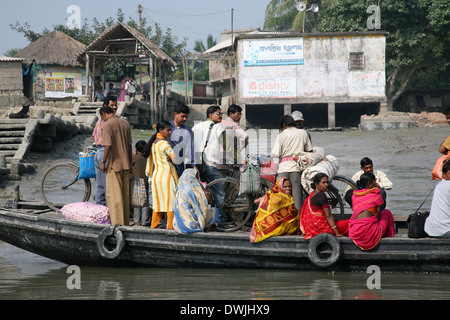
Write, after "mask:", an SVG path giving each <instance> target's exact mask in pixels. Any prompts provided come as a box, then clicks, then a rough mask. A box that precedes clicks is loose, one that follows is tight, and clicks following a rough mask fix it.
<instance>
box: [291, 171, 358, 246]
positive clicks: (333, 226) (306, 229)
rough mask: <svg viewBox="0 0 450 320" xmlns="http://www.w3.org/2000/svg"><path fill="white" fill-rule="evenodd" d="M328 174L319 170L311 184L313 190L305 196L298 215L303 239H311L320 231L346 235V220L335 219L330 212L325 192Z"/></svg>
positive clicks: (340, 235) (347, 222)
mask: <svg viewBox="0 0 450 320" xmlns="http://www.w3.org/2000/svg"><path fill="white" fill-rule="evenodd" d="M328 185H329V181H328V176H327V175H326V174H325V173H322V172H319V173H317V174H316V175H315V176H314V179H313V183H311V186H312V187H313V189H314V191H313V192H312V193H311V194H310V195H309V196H308V197H307V198H306V200H305V203H304V204H303V206H302V213H301V215H300V217H301V218H300V229H301V231H302V233H303V235H304V239H311V238H313V237H315V236H317V235H318V234H320V233H330V234H332V235H335V236H336V237H342V236H348V224H349V221H348V220H340V221H336V220H335V219H334V216H333V214H332V213H331V209H330V204H329V203H328V199H327V195H326V194H325V192H326V191H327V190H328Z"/></svg>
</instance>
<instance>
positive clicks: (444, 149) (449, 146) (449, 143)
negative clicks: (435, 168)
mask: <svg viewBox="0 0 450 320" xmlns="http://www.w3.org/2000/svg"><path fill="white" fill-rule="evenodd" d="M444 114H445V117H446V118H447V123H448V124H449V125H450V105H447V106H446V107H445V109H444ZM449 150H450V135H449V136H448V137H447V139H445V140H444V141H442V143H441V145H440V146H439V152H440V153H442V154H447V153H448V151H449Z"/></svg>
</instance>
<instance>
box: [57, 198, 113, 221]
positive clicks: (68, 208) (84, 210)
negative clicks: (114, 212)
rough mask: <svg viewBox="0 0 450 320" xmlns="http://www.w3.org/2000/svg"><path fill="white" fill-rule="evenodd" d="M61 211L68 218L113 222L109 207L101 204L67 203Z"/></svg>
mask: <svg viewBox="0 0 450 320" xmlns="http://www.w3.org/2000/svg"><path fill="white" fill-rule="evenodd" d="M59 211H60V212H61V213H62V215H63V216H64V218H66V219H68V220H76V221H83V222H92V223H100V224H111V219H110V217H109V209H108V207H106V206H103V205H100V204H95V203H90V202H74V203H70V204H67V205H65V206H64V207H62V208H61V209H60V210H59Z"/></svg>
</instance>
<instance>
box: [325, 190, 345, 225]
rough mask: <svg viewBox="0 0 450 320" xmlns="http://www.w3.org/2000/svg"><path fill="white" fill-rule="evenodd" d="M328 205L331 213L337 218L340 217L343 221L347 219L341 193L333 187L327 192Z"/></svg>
mask: <svg viewBox="0 0 450 320" xmlns="http://www.w3.org/2000/svg"><path fill="white" fill-rule="evenodd" d="M326 194H327V199H328V203H329V204H330V209H331V213H332V214H333V215H334V216H336V215H338V216H339V217H340V218H341V219H344V217H345V206H344V201H343V200H342V198H341V196H340V194H339V191H338V190H337V189H336V187H334V186H333V185H331V184H330V185H329V186H328V190H327V192H326Z"/></svg>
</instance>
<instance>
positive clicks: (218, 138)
mask: <svg viewBox="0 0 450 320" xmlns="http://www.w3.org/2000/svg"><path fill="white" fill-rule="evenodd" d="M206 117H207V120H205V121H203V122H200V123H197V124H196V125H195V126H194V127H193V128H192V132H193V133H194V153H195V163H196V164H201V165H202V166H204V167H205V172H204V174H203V175H202V177H201V178H202V180H203V181H204V182H206V183H209V182H211V181H213V180H216V179H219V178H221V176H220V173H219V170H218V169H217V165H218V164H220V163H221V162H222V161H223V155H221V152H220V150H221V147H222V143H223V139H224V135H225V130H224V129H223V127H222V126H221V125H220V122H221V121H222V111H221V110H220V107H219V106H210V107H209V108H208V109H207V111H206ZM202 154H203V159H202ZM197 168H199V166H198V167H197ZM199 170H200V169H199ZM211 191H212V193H213V195H214V200H215V205H216V207H217V208H218V209H219V216H220V222H221V223H224V222H226V220H227V218H226V216H225V213H224V211H223V208H222V206H223V201H224V198H225V190H224V186H223V185H221V184H218V185H217V187H216V186H214V188H213V189H212V190H211Z"/></svg>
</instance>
